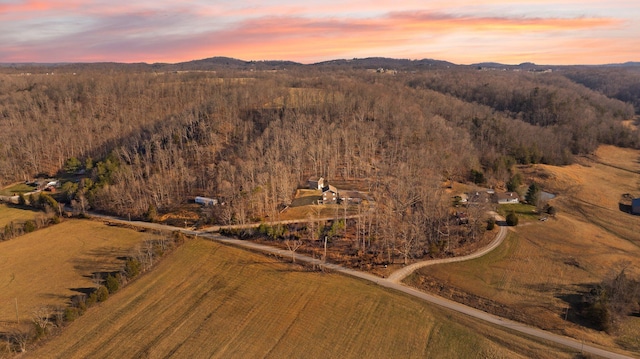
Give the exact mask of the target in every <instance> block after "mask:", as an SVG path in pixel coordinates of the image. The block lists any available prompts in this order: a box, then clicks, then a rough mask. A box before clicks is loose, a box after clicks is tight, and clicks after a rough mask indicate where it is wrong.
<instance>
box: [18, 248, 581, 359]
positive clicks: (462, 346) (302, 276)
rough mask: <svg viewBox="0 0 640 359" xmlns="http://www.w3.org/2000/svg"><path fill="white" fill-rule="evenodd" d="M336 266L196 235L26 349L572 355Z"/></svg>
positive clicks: (196, 354) (49, 352) (56, 353)
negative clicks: (314, 267)
mask: <svg viewBox="0 0 640 359" xmlns="http://www.w3.org/2000/svg"><path fill="white" fill-rule="evenodd" d="M574 354H575V353H571V352H569V351H568V350H565V349H562V348H558V347H555V346H553V345H549V344H548V343H541V342H537V341H533V340H529V339H526V338H523V337H521V336H519V335H515V334H513V333H511V332H508V331H504V330H502V329H499V328H495V327H492V326H490V325H486V324H484V323H480V322H477V321H474V320H472V319H470V318H468V317H466V316H463V315H458V314H455V313H450V312H445V311H443V310H440V309H438V308H435V307H432V306H430V305H428V304H426V303H424V302H422V301H420V300H417V299H415V298H412V297H408V296H405V295H402V294H398V293H395V292H392V291H389V290H386V289H384V288H381V287H378V286H376V285H373V284H370V283H366V282H362V281H359V280H356V279H352V278H348V277H344V276H341V275H337V274H330V273H321V272H309V271H305V270H304V269H302V268H301V267H296V266H293V265H291V264H285V263H282V262H280V261H278V260H276V259H274V258H272V257H267V256H264V255H261V254H255V253H251V252H247V251H244V250H240V249H236V248H233V247H228V246H224V245H220V244H217V243H214V242H209V241H205V240H198V239H196V240H191V241H188V242H187V243H185V244H184V245H183V246H181V247H180V248H178V249H177V250H176V251H175V252H173V253H172V254H171V255H170V256H169V257H167V258H165V259H164V260H163V261H162V262H160V264H159V265H158V266H157V267H156V268H155V269H154V270H152V271H151V272H149V273H147V274H145V275H144V276H143V277H141V278H139V279H138V280H136V281H135V282H133V283H131V284H130V285H129V286H127V287H125V288H124V289H123V290H121V291H119V292H118V293H116V294H115V295H113V296H111V297H110V298H109V300H107V301H106V302H104V303H101V304H99V305H98V306H96V307H93V308H91V309H89V311H88V312H87V313H86V314H85V315H84V316H82V317H81V318H79V319H78V320H76V321H75V322H73V323H71V324H70V325H69V326H68V327H66V328H65V329H64V330H63V332H62V334H60V335H57V336H55V337H53V338H51V339H50V340H49V341H48V342H46V343H42V345H41V346H40V347H39V348H37V349H36V350H33V351H31V350H30V351H29V352H27V353H26V355H24V357H27V358H87V357H91V358H169V357H172V358H228V357H234V358H390V357H393V358H424V357H438V358H529V357H532V356H535V357H538V358H563V357H564V358H568V357H572V355H574Z"/></svg>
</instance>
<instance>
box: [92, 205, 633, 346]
mask: <svg viewBox="0 0 640 359" xmlns="http://www.w3.org/2000/svg"><path fill="white" fill-rule="evenodd" d="M92 216H94V217H99V218H102V219H106V220H109V221H113V222H118V223H123V224H130V225H135V226H140V227H143V228H150V229H157V230H170V231H180V232H183V233H186V234H191V235H195V236H198V237H203V238H207V239H211V240H215V241H217V242H221V243H226V244H230V245H234V246H237V247H241V248H246V249H250V250H254V251H260V252H264V253H271V254H275V255H277V256H280V257H283V258H291V256H292V255H291V252H290V251H289V250H285V249H280V248H275V247H270V246H267V245H263V244H258V243H254V242H250V241H242V240H238V239H232V238H229V237H224V236H221V235H219V234H214V233H210V232H204V231H195V230H190V229H184V228H178V227H172V226H166V225H162V224H158V223H148V222H137V221H127V220H122V219H118V218H115V217H112V216H105V215H94V214H92ZM505 236H506V228H505V227H504V226H500V232H499V233H498V235H497V236H496V239H494V241H493V242H491V244H490V245H489V246H487V247H485V248H484V249H482V250H481V251H479V252H476V253H474V254H471V255H469V256H465V257H460V258H464V259H461V260H468V259H472V258H478V257H480V256H482V255H484V254H486V253H488V252H489V251H491V250H492V249H494V248H495V247H497V246H498V245H500V243H501V242H502V240H504V237H505ZM500 237H501V238H500ZM295 258H296V261H299V262H305V263H309V264H316V265H318V266H324V267H325V268H327V269H330V270H332V271H335V272H338V273H342V274H344V275H349V276H352V277H356V278H360V279H363V280H367V281H370V282H373V283H375V284H377V285H380V286H383V287H385V288H390V289H393V290H397V291H400V292H403V293H406V294H409V295H411V296H414V297H416V298H420V299H422V300H424V301H427V302H429V303H432V304H436V305H439V306H441V307H444V308H447V309H450V310H453V311H455V312H458V313H463V314H466V315H468V316H470V317H473V318H476V319H480V320H483V321H486V322H489V323H492V324H495V325H498V326H500V327H503V328H507V329H511V330H514V331H517V332H520V333H524V334H527V335H530V336H532V337H536V338H539V339H543V340H548V341H551V342H554V343H557V344H561V345H564V346H566V347H569V348H573V349H575V350H576V352H582V353H588V354H592V355H598V356H601V357H604V358H611V359H633V358H632V357H631V356H626V355H623V354H619V353H615V352H612V351H609V350H606V349H603V348H600V347H596V346H594V345H589V344H584V343H583V342H581V341H578V340H576V339H573V338H569V337H565V336H562V335H558V334H554V333H551V332H547V331H544V330H542V329H538V328H534V327H531V326H528V325H525V324H522V323H518V322H515V321H512V320H509V319H506V318H502V317H498V316H495V315H493V314H489V313H487V312H483V311H481V310H478V309H475V308H472V307H469V306H466V305H464V304H460V303H457V302H454V301H451V300H448V299H445V298H442V297H438V296H435V295H432V294H428V293H425V292H421V291H419V290H417V289H414V288H411V287H408V286H405V285H403V284H401V283H399V282H398V280H397V278H403V277H402V274H398V275H397V276H396V279H395V280H391V279H384V278H380V277H377V276H375V275H373V274H370V273H365V272H360V271H357V270H354V269H350V268H346V267H343V266H340V265H337V264H333V263H324V262H323V261H322V260H320V259H315V258H311V257H307V256H305V255H301V254H297V253H296V255H295ZM447 259H456V258H447ZM432 262H433V261H427V263H431V264H435V263H432ZM421 263H425V262H421ZM416 264H419V263H416ZM424 265H429V264H424ZM408 267H410V266H408ZM408 267H407V268H408ZM416 268H417V267H416ZM394 273H396V272H394ZM403 273H404V272H403Z"/></svg>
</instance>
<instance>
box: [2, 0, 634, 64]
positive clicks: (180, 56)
mask: <svg viewBox="0 0 640 359" xmlns="http://www.w3.org/2000/svg"><path fill="white" fill-rule="evenodd" d="M638 18H640V5H638V4H637V3H636V2H632V1H609V2H604V1H586V2H585V1H580V2H578V1H574V0H571V1H569V0H567V1H565V2H560V3H559V2H548V1H536V2H522V1H497V0H493V1H485V2H481V3H477V2H471V1H462V0H454V1H447V2H443V1H397V2H394V3H393V4H392V5H389V4H388V3H387V2H381V1H373V2H364V1H356V0H351V1H341V2H338V1H334V0H329V1H322V2H316V1H310V2H306V3H304V5H301V4H299V3H298V2H294V1H267V2H263V3H259V4H256V3H253V2H245V1H239V2H236V3H233V4H229V3H215V2H209V1H186V2H179V3H178V2H170V1H155V2H149V1H141V2H135V3H132V2H124V1H88V0H70V1H35V0H26V1H21V0H2V1H0V29H1V30H2V31H0V43H1V44H2V46H1V47H0V62H4V63H14V62H41V63H51V62H100V61H115V62H148V63H152V62H180V61H188V60H192V59H198V58H206V57H212V56H228V57H235V58H239V59H243V60H292V61H298V62H302V63H312V62H318V61H323V60H329V59H336V58H354V57H368V56H384V57H396V58H410V59H422V58H437V59H442V60H447V61H451V62H454V63H460V64H468V63H475V62H483V61H494V62H503V63H520V62H525V61H531V62H536V63H541V64H603V63H619V62H626V61H637V60H639V59H640V40H639V39H640V37H638V36H637V34H640V25H639V24H638V21H636V20H635V19H638Z"/></svg>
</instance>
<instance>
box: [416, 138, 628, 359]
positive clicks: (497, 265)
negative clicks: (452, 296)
mask: <svg viewBox="0 0 640 359" xmlns="http://www.w3.org/2000/svg"><path fill="white" fill-rule="evenodd" d="M638 158H640V151H634V150H628V149H619V148H615V147H611V146H604V147H602V148H600V149H599V150H598V151H597V153H596V155H595V156H594V158H593V159H583V160H581V163H580V164H574V165H570V166H566V167H553V166H544V165H536V166H532V167H530V168H525V169H523V172H525V176H526V177H529V178H535V180H536V181H537V182H538V183H541V184H542V186H543V188H544V189H545V190H547V191H550V192H552V193H555V194H557V195H558V197H557V198H555V199H553V200H552V201H551V204H552V205H554V206H556V208H558V215H557V218H555V219H554V218H552V219H550V220H548V221H546V222H541V221H537V220H535V219H533V220H525V221H524V224H523V225H519V226H518V227H516V228H515V229H512V233H511V234H510V236H509V237H508V239H507V240H506V241H505V243H504V244H503V245H502V246H501V247H499V248H498V249H497V250H496V251H494V252H493V253H491V254H489V255H487V256H485V257H482V258H479V259H477V260H473V261H469V262H462V263H456V264H448V265H440V266H434V267H429V268H428V269H424V270H422V271H421V272H419V274H417V275H415V276H413V277H412V278H409V279H408V280H409V281H412V282H413V283H422V284H424V283H425V281H426V282H431V283H433V282H437V283H443V284H444V285H445V286H448V287H451V288H456V289H455V290H457V291H459V292H465V293H471V294H473V295H476V296H479V297H482V298H485V299H489V300H490V301H493V302H494V303H497V304H503V305H506V306H508V307H509V308H512V309H513V310H514V313H516V315H517V316H518V317H519V318H521V320H525V321H528V322H531V323H534V324H536V325H538V326H540V327H542V328H545V329H550V330H554V331H557V332H561V333H564V334H567V335H570V336H573V337H576V338H583V339H585V340H590V341H594V342H597V343H600V344H603V345H607V346H611V347H615V346H617V345H621V346H623V347H625V348H626V349H629V350H634V351H636V352H637V353H640V339H638V338H640V336H639V334H640V332H639V330H640V329H639V328H640V325H639V324H640V320H639V319H640V318H637V317H632V318H629V319H628V320H627V321H626V322H625V323H624V324H623V325H622V328H621V329H620V331H619V332H618V333H616V334H614V335H611V336H610V335H607V334H605V333H602V332H598V331H596V330H591V329H585V328H584V327H581V326H578V325H576V324H573V323H571V322H570V321H566V320H564V318H565V316H567V317H571V316H572V313H571V309H570V308H569V307H570V303H571V301H572V300H575V299H572V298H576V297H575V296H574V295H576V294H578V293H579V292H580V291H584V290H585V289H586V288H588V286H589V285H592V284H594V283H598V282H600V281H601V280H602V279H603V278H605V277H606V276H608V275H612V274H613V273H614V271H619V270H620V269H621V268H622V267H623V266H626V267H627V273H628V274H630V275H632V276H633V277H635V278H639V277H640V217H639V216H633V215H630V214H627V213H624V212H621V211H620V210H619V209H618V200H619V199H620V195H621V194H623V193H637V194H640V187H639V183H640V174H639V173H640V172H639V171H640V164H639V163H638ZM452 290H454V289H452ZM568 308H569V309H568ZM567 311H568V312H567Z"/></svg>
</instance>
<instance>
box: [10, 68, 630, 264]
mask: <svg viewBox="0 0 640 359" xmlns="http://www.w3.org/2000/svg"><path fill="white" fill-rule="evenodd" d="M285 65H289V64H281V65H280V67H279V69H278V70H260V69H258V70H257V71H256V70H254V69H251V70H249V69H242V68H237V67H235V66H228V67H226V68H222V69H221V68H216V69H215V71H214V70H211V69H209V70H207V68H206V66H204V65H202V64H201V63H197V62H194V63H192V66H193V67H192V68H191V71H189V68H188V66H187V67H184V66H183V67H180V71H176V70H175V68H172V67H170V66H169V65H167V66H161V65H152V66H142V65H140V66H134V65H114V64H102V65H100V64H96V65H75V66H60V67H51V68H47V67H34V68H27V67H24V68H10V67H6V68H3V69H2V74H1V75H0V181H2V182H3V183H2V184H8V183H11V182H16V181H24V180H27V179H30V178H33V177H34V176H38V175H40V176H46V175H56V174H58V175H66V176H68V177H69V178H73V177H74V176H75V177H76V179H77V180H76V181H73V180H72V181H68V182H66V184H65V185H64V186H63V188H62V196H63V198H62V200H64V201H67V202H68V203H70V204H71V205H73V206H75V207H82V209H83V210H84V209H85V208H92V209H94V210H99V211H103V212H107V213H112V214H116V215H120V216H131V217H132V218H144V217H145V216H148V215H149V213H150V212H153V213H155V212H156V211H160V212H168V211H171V210H173V209H175V208H177V207H178V206H180V205H182V204H184V203H186V202H187V201H189V200H190V199H191V200H192V199H193V197H194V196H198V195H206V196H211V197H215V198H218V199H220V201H221V202H224V203H225V204H226V205H225V206H217V207H216V208H214V209H212V210H211V213H210V216H211V218H210V223H220V224H231V223H247V222H250V221H254V220H257V219H260V218H264V217H265V216H270V217H271V218H274V217H275V216H276V215H277V213H278V211H279V210H280V209H282V208H283V207H284V206H286V205H289V204H290V202H291V200H292V197H293V193H294V192H295V189H296V188H298V187H300V186H304V185H305V183H306V179H307V178H309V177H310V176H324V177H325V178H328V179H330V180H354V179H357V180H364V181H365V182H366V183H367V185H368V187H369V191H370V192H371V194H372V195H373V197H374V198H375V199H376V201H377V210H376V213H369V214H368V216H369V217H371V218H368V219H367V221H369V222H368V223H369V226H368V228H369V229H371V223H374V224H375V226H377V227H378V230H377V231H375V233H376V234H375V235H376V236H378V235H379V236H381V237H383V238H402V243H403V244H404V246H405V249H403V250H400V251H401V252H404V256H405V258H406V257H407V256H408V255H409V254H410V252H411V251H417V250H419V249H420V248H425V247H428V245H429V244H432V243H442V241H443V236H445V235H447V234H446V233H445V232H444V231H445V230H447V229H448V224H449V223H450V221H451V218H450V214H449V212H448V208H449V206H450V205H451V203H450V199H449V198H448V197H446V196H443V194H442V187H443V186H442V183H443V181H446V180H461V181H465V180H469V179H471V178H470V176H471V173H474V174H475V175H474V176H476V177H475V178H476V179H478V178H481V180H480V182H484V183H479V184H483V185H488V186H503V185H504V184H505V183H506V182H507V181H508V180H509V179H510V178H511V177H512V175H513V173H512V172H511V170H512V167H513V165H514V164H528V163H548V164H557V165H559V164H569V163H571V162H572V161H573V159H574V156H576V155H585V154H589V153H591V152H592V151H594V150H595V149H596V147H597V146H598V145H600V144H613V145H617V146H623V147H632V148H638V147H640V136H639V134H638V131H636V130H634V129H633V128H630V127H629V126H625V124H624V123H623V120H629V119H632V118H633V116H634V107H633V104H631V103H628V102H623V101H621V100H626V101H629V102H633V101H632V100H629V99H628V98H627V97H625V96H627V95H628V93H629V91H635V92H634V94H635V96H636V97H635V98H638V96H637V95H638V94H637V92H638V89H637V88H636V89H635V90H634V89H633V88H632V86H631V87H630V86H627V87H624V85H619V88H610V87H611V86H607V84H609V83H610V80H607V78H609V77H611V78H614V77H612V74H618V75H617V76H618V77H625V75H624V71H630V72H633V71H632V70H629V69H626V68H620V69H616V68H610V69H601V70H599V71H600V72H598V71H592V69H566V70H561V71H554V72H553V73H540V72H531V71H512V70H509V71H481V70H480V69H478V68H475V67H458V66H454V67H451V68H449V67H448V66H434V67H433V68H432V69H428V70H427V69H424V68H421V69H418V70H411V71H410V70H409V69H405V70H401V71H397V72H396V71H393V72H390V71H387V72H384V71H378V72H376V71H371V70H367V69H359V68H357V67H355V66H354V67H347V66H338V65H334V66H332V65H331V64H324V65H322V66H320V65H318V66H301V65H290V66H285ZM185 66H186V65H185ZM203 66H204V67H203ZM27 72H29V73H28V74H27ZM636 73H637V72H636ZM574 81H575V82H574ZM583 84H584V85H587V86H590V87H591V88H593V90H592V89H590V88H588V87H585V86H584V85H583ZM620 86H622V87H620ZM636 87H637V86H636ZM600 91H602V92H600ZM625 91H626V92H625ZM608 96H611V97H608ZM614 97H617V98H618V99H615V98H614ZM478 174H480V175H481V176H480V177H478V176H477V175H478ZM479 216H480V214H479ZM474 223H475V224H478V221H475V222H474ZM471 227H472V228H471V231H474V230H475V229H476V228H477V226H471ZM366 228H367V226H363V229H362V231H363V232H365V233H363V238H365V237H369V238H371V237H372V236H374V233H367V230H366ZM363 243H364V242H363ZM363 245H364V244H363Z"/></svg>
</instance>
